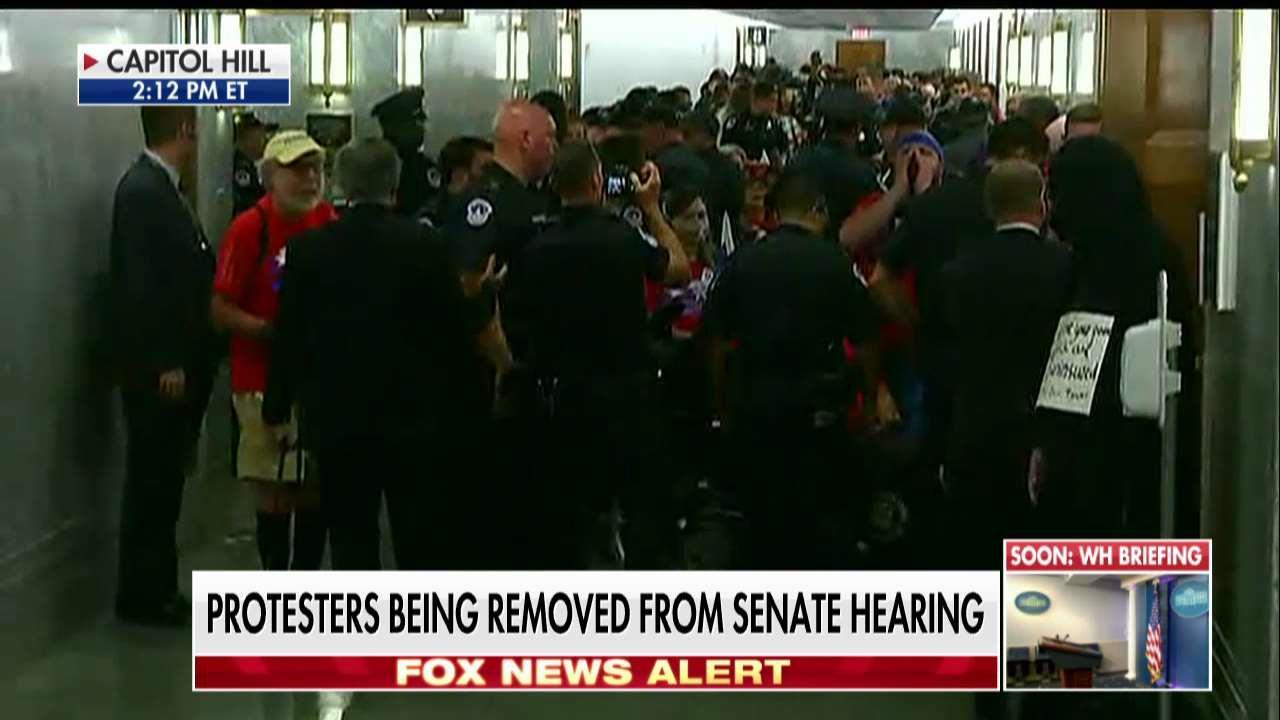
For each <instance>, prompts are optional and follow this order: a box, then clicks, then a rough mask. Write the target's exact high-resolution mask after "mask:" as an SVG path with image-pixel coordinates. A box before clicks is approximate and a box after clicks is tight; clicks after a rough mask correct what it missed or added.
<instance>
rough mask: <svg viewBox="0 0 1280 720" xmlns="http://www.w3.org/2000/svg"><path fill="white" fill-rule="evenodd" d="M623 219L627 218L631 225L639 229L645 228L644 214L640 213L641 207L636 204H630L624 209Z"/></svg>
mask: <svg viewBox="0 0 1280 720" xmlns="http://www.w3.org/2000/svg"><path fill="white" fill-rule="evenodd" d="M622 219H623V220H626V221H627V223H628V224H630V225H631V227H633V228H635V229H637V230H643V229H644V216H643V215H641V214H640V208H638V207H636V206H635V205H628V206H627V207H626V209H625V210H623V211H622Z"/></svg>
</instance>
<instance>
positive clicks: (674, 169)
mask: <svg viewBox="0 0 1280 720" xmlns="http://www.w3.org/2000/svg"><path fill="white" fill-rule="evenodd" d="M653 161H654V164H656V165H657V166H658V172H660V173H662V189H663V190H664V191H666V190H673V189H675V188H686V189H692V190H696V191H697V192H698V193H699V194H705V193H706V190H707V187H708V185H709V183H710V180H711V168H709V167H707V163H706V161H705V160H703V159H702V158H701V157H699V156H698V154H697V153H695V152H694V151H693V149H692V148H690V147H689V146H688V145H685V144H684V143H672V144H671V145H668V146H666V147H665V148H663V149H662V150H660V151H658V152H657V153H656V154H655V155H654V159H653ZM703 201H704V202H705V201H706V198H705V197H704V198H703Z"/></svg>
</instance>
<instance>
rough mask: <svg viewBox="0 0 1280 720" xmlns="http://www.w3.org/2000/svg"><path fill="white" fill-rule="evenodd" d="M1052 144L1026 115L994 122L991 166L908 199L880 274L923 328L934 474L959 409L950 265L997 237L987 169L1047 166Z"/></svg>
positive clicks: (895, 303) (898, 313) (928, 454)
mask: <svg viewBox="0 0 1280 720" xmlns="http://www.w3.org/2000/svg"><path fill="white" fill-rule="evenodd" d="M906 141H907V138H903V139H902V141H900V143H899V145H900V146H902V143H903V142H906ZM1048 145H1049V143H1048V140H1047V139H1046V138H1045V137H1044V133H1043V132H1039V131H1037V130H1036V129H1035V128H1034V127H1033V126H1032V125H1030V124H1029V123H1027V122H1026V121H1025V120H1021V119H1016V120H1008V121H1006V122H1004V123H1002V124H1000V125H998V126H996V127H995V128H992V130H991V137H990V140H989V142H988V147H987V159H986V163H985V166H984V169H983V172H981V173H976V174H969V175H966V176H964V177H947V178H944V179H943V181H942V182H941V184H936V185H934V186H933V187H932V188H931V189H929V190H928V191H927V192H924V193H923V194H921V195H918V196H916V197H914V198H912V199H911V200H910V201H909V202H907V203H906V204H904V206H903V207H902V217H901V220H900V221H899V222H898V223H897V225H896V226H895V227H894V229H893V231H892V233H891V234H890V236H889V240H888V242H887V243H886V245H885V247H884V249H883V251H882V252H881V255H880V261H879V263H878V264H877V265H876V269H875V271H874V272H873V273H872V276H871V280H870V283H869V287H870V290H871V294H872V295H873V296H874V297H876V298H877V300H878V301H879V303H880V304H881V305H882V306H883V307H885V308H888V309H889V310H890V313H891V314H892V315H893V317H894V318H895V319H897V320H899V321H905V322H907V323H909V324H911V325H913V326H914V327H915V336H916V345H917V348H918V349H917V357H918V358H919V359H918V363H919V371H920V376H921V379H922V381H923V383H924V403H923V404H924V407H923V414H924V416H925V418H924V420H925V429H924V432H925V438H924V448H923V452H924V458H923V459H924V462H925V463H926V464H927V467H928V469H929V474H930V475H934V474H936V468H937V467H938V465H939V464H940V463H941V461H942V456H943V454H944V452H943V449H944V447H945V442H946V437H947V426H948V423H949V422H950V413H951V400H950V397H951V395H950V390H949V389H948V388H947V385H946V382H947V368H946V366H945V364H944V363H943V362H942V352H941V350H940V342H941V339H942V337H943V332H944V323H943V321H942V314H941V308H942V303H941V299H940V297H939V293H940V283H939V278H940V276H941V273H942V268H943V267H944V266H945V265H946V264H947V263H948V262H951V260H953V259H954V258H955V257H956V256H957V254H958V253H959V252H960V251H961V248H963V247H965V246H966V245H967V243H969V242H971V241H974V240H975V239H976V240H977V241H983V240H985V239H986V238H988V237H990V236H991V232H992V230H993V229H994V228H993V226H992V223H991V219H990V218H989V217H988V216H987V213H986V211H985V210H984V206H983V202H984V201H983V194H982V192H983V186H984V184H985V182H986V172H987V171H989V169H990V168H991V167H994V166H995V165H996V164H997V163H998V162H1000V161H1003V160H1011V159H1020V160H1027V161H1029V162H1032V163H1033V164H1039V163H1041V162H1043V160H1044V158H1045V156H1046V154H1047V153H1048ZM939 157H941V156H939ZM922 159H923V158H922ZM921 167H922V168H923V167H924V166H921ZM939 169H944V170H945V168H939ZM908 273H914V276H915V302H914V304H913V303H912V302H911V301H910V300H909V299H908V297H907V296H908V291H907V290H906V288H905V287H904V283H903V282H902V281H903V279H904V277H905V276H906V275H907V274H908Z"/></svg>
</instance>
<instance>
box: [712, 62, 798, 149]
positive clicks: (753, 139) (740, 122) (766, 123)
mask: <svg viewBox="0 0 1280 720" xmlns="http://www.w3.org/2000/svg"><path fill="white" fill-rule="evenodd" d="M777 112H778V86H777V85H776V84H774V83H773V82H771V81H765V80H761V81H759V82H756V83H755V85H754V87H753V88H752V96H751V110H750V112H748V113H745V114H741V115H733V116H730V117H729V118H728V119H727V120H725V123H724V134H723V135H722V136H721V138H720V141H721V144H724V145H737V146H738V147H741V148H742V149H743V151H744V152H746V153H747V158H748V159H750V160H752V161H758V160H767V161H768V162H769V164H771V165H778V164H780V162H781V161H782V159H783V157H784V156H785V154H786V151H787V134H786V131H784V130H783V129H782V124H781V122H780V121H779V120H778V116H777Z"/></svg>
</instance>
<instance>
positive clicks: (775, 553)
mask: <svg viewBox="0 0 1280 720" xmlns="http://www.w3.org/2000/svg"><path fill="white" fill-rule="evenodd" d="M774 204H775V207H776V209H777V211H778V214H779V217H780V220H781V222H782V227H781V228H779V229H778V230H777V231H775V232H774V233H772V234H771V235H770V236H769V237H768V238H767V239H766V240H765V241H764V242H762V243H755V244H751V245H746V246H744V247H741V248H739V249H738V251H737V252H736V253H735V254H734V256H733V258H732V259H731V261H730V262H729V265H728V267H727V268H726V270H725V271H724V273H723V274H722V275H721V276H720V278H719V280H718V282H717V284H716V286H715V287H714V288H713V289H712V291H711V295H710V297H709V298H708V301H707V305H706V307H705V309H704V311H703V329H704V331H706V332H707V333H709V336H710V338H711V341H712V348H713V350H712V359H713V363H712V367H713V372H712V383H713V387H714V388H715V392H714V397H715V398H716V404H717V406H718V407H717V410H718V411H719V413H720V416H721V417H722V418H723V419H724V420H725V421H726V424H727V425H728V427H729V429H730V438H729V440H730V444H731V447H733V448H734V452H733V453H732V456H733V461H732V462H733V464H734V465H736V468H735V472H732V473H731V474H730V476H731V477H733V478H735V479H736V481H737V483H738V487H737V488H736V491H737V495H738V501H739V502H740V503H741V507H742V510H743V513H744V517H745V523H746V524H745V527H744V528H743V529H744V533H743V535H742V538H741V541H740V542H741V544H738V543H735V548H734V554H735V556H738V557H739V561H738V563H737V564H738V565H739V566H741V567H743V568H751V569H803V568H808V569H815V568H821V567H831V566H839V565H840V564H841V558H842V556H844V553H847V552H848V551H849V547H848V539H849V538H851V537H852V533H851V532H849V531H848V529H847V528H846V529H845V530H843V531H841V530H838V529H835V530H833V531H832V532H833V533H834V535H833V536H828V537H824V536H823V532H822V531H823V530H824V528H826V527H827V525H826V523H827V522H828V521H835V522H833V523H832V525H833V526H835V527H836V528H838V527H839V526H840V525H841V524H842V522H841V518H843V517H847V516H849V515H850V513H849V512H845V511H841V509H840V508H841V505H842V504H843V505H845V507H846V509H851V508H848V505H847V503H846V502H842V499H841V497H840V496H839V495H838V494H837V493H841V492H843V489H842V488H847V487H849V486H850V484H849V482H848V479H847V472H845V471H844V470H845V469H844V468H843V467H841V466H840V465H838V464H837V463H838V462H839V458H840V457H841V453H840V448H842V447H844V446H845V445H846V439H845V436H844V423H843V419H844V417H845V413H846V410H847V407H848V404H849V403H848V401H849V398H850V397H851V395H852V393H851V390H852V388H851V387H850V386H848V385H847V384H846V382H847V381H846V380H845V378H844V355H843V341H845V340H848V341H850V342H853V343H855V344H858V345H859V346H860V347H863V346H865V344H866V343H868V342H869V340H870V339H871V337H872V336H873V334H874V333H875V332H876V330H877V322H878V318H877V317H876V312H875V310H874V308H873V306H872V304H871V301H870V299H869V295H868V293H867V291H866V288H865V287H864V286H863V284H862V282H861V281H860V280H859V279H858V277H857V276H856V275H855V274H854V272H853V269H852V268H851V267H850V265H849V261H848V260H847V259H846V258H845V257H844V255H843V254H842V253H841V252H840V250H839V249H838V248H837V247H836V246H835V245H834V244H832V243H830V242H828V241H827V240H825V239H824V238H823V234H824V232H825V230H826V227H825V226H826V224H827V223H828V216H827V211H826V206H825V199H824V188H823V185H822V180H821V176H819V175H817V174H815V173H813V172H811V171H804V170H799V171H797V170H796V169H788V171H786V172H784V173H783V176H782V178H781V179H780V180H779V181H778V184H777V186H776V187H775V188H774ZM734 344H736V350H734V351H733V352H734V355H735V361H734V363H733V368H734V369H735V374H734V376H733V377H731V378H726V375H725V372H726V368H727V367H729V365H728V363H727V361H726V353H727V352H728V351H729V349H730V348H731V347H733V345H734ZM864 370H865V372H866V375H867V376H868V378H871V377H874V376H875V372H876V369H875V368H872V367H869V366H867V367H865V368H864ZM833 477H839V478H840V482H838V483H836V482H831V481H830V479H831V478H833ZM845 500H847V499H845ZM856 515H857V514H855V516H856ZM833 538H834V540H835V542H832V540H833ZM841 540H843V542H840V541H841ZM828 553H830V554H828ZM845 557H847V556H845Z"/></svg>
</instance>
